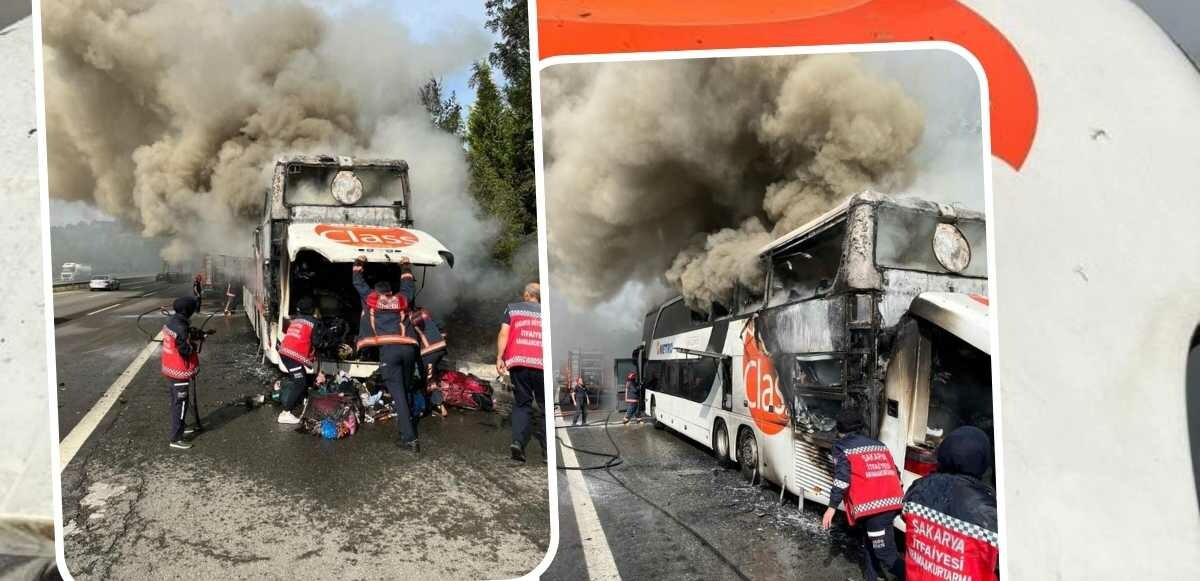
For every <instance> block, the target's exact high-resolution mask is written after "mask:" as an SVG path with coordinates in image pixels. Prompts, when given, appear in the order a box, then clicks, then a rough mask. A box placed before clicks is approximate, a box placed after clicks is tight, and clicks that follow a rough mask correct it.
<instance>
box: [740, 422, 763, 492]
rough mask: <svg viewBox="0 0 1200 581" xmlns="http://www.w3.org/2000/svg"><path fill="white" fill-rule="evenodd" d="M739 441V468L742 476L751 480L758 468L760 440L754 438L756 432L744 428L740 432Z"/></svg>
mask: <svg viewBox="0 0 1200 581" xmlns="http://www.w3.org/2000/svg"><path fill="white" fill-rule="evenodd" d="M737 441H738V447H737V463H738V468H739V469H740V470H741V472H742V476H744V477H745V478H746V479H747V480H749V479H751V478H754V472H755V470H757V469H758V463H759V459H758V440H756V439H755V438H754V432H752V431H750V430H747V429H744V428H743V429H742V430H740V431H739V432H738V440H737Z"/></svg>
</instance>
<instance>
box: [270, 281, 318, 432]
mask: <svg viewBox="0 0 1200 581" xmlns="http://www.w3.org/2000/svg"><path fill="white" fill-rule="evenodd" d="M314 309H315V305H314V303H313V300H312V298H311V297H303V298H301V299H300V300H298V301H296V315H295V316H293V317H292V318H291V322H290V323H288V328H287V333H286V334H285V335H284V336H283V341H282V342H281V343H280V345H279V361H280V362H281V363H283V366H284V368H286V369H287V374H288V377H287V384H286V385H285V386H284V388H283V393H282V394H280V398H279V401H280V403H281V404H283V411H281V412H279V418H278V420H277V421H278V422H279V423H281V424H298V423H300V418H299V417H297V416H296V414H295V410H296V406H297V405H298V404H299V403H300V401H301V400H303V399H304V394H305V393H306V392H307V391H308V374H307V368H314V367H316V363H317V358H316V349H315V347H314V343H315V341H316V340H317V339H319V338H320V337H321V335H322V333H324V327H323V326H322V325H321V321H319V320H318V319H317V318H316V317H314V316H313V311H314ZM318 373H319V370H318Z"/></svg>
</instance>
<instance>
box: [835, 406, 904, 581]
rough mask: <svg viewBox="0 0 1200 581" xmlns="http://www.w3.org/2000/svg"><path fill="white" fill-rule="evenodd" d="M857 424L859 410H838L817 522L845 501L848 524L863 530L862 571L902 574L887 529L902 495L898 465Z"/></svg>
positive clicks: (874, 575) (872, 579)
mask: <svg viewBox="0 0 1200 581" xmlns="http://www.w3.org/2000/svg"><path fill="white" fill-rule="evenodd" d="M863 425H864V424H863V419H862V412H861V411H860V410H859V409H857V408H855V407H847V408H843V409H842V410H841V411H840V412H839V413H838V417H837V432H838V440H837V442H835V443H834V444H833V453H832V456H833V488H832V489H830V491H829V508H828V509H826V511H825V516H824V518H822V519H821V526H822V527H823V528H825V529H828V528H829V526H830V525H831V524H832V523H833V516H834V514H836V513H837V506H838V505H839V504H841V503H842V501H845V503H846V519H847V520H848V521H849V522H850V525H851V526H854V525H855V524H858V528H859V531H860V532H861V533H862V536H863V563H862V569H863V577H864V578H865V579H867V581H876V579H878V578H879V576H880V575H881V574H882V571H888V572H890V573H891V574H892V575H893V576H895V577H896V579H899V580H903V579H904V562H903V561H902V560H901V559H900V555H899V553H898V552H897V551H896V540H895V536H894V534H893V531H892V521H894V520H895V518H896V515H897V514H899V512H900V508H901V506H902V505H903V501H904V495H903V487H902V485H901V483H900V470H899V469H898V468H896V463H895V461H894V460H892V453H891V452H889V451H888V449H887V446H884V445H883V442H880V441H879V440H876V439H873V438H868V437H867V436H865V435H863V434H861V433H859V432H860V430H862V428H863Z"/></svg>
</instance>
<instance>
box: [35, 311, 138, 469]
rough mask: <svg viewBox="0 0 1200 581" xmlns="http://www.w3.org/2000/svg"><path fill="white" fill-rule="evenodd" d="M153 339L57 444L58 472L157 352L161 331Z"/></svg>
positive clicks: (65, 465)
mask: <svg viewBox="0 0 1200 581" xmlns="http://www.w3.org/2000/svg"><path fill="white" fill-rule="evenodd" d="M154 339H155V342H151V343H150V344H148V345H146V347H145V348H144V349H142V351H141V352H140V353H138V355H137V357H134V358H133V362H132V363H130V364H129V367H126V368H125V371H122V372H121V375H119V376H117V380H116V381H114V382H113V384H112V385H110V386H109V387H108V389H107V390H106V391H105V392H104V395H102V396H100V399H98V400H96V403H95V404H94V405H93V406H92V409H90V410H88V413H87V415H85V416H83V419H81V420H79V423H78V424H75V427H74V428H72V429H71V433H70V434H67V437H66V438H64V439H63V441H62V442H60V443H59V444H58V450H59V459H60V460H59V469H60V471H61V470H66V469H67V464H70V463H71V459H72V458H74V457H75V454H76V453H78V452H79V449H80V448H82V447H83V444H84V443H85V442H87V439H88V438H89V437H90V436H91V435H92V432H93V431H94V430H95V429H96V426H99V425H100V420H103V419H104V416H105V415H107V414H108V410H110V409H112V406H113V404H115V403H116V402H117V400H118V399H119V398H120V397H121V393H123V392H124V391H125V388H126V387H127V386H128V385H129V382H130V381H133V378H134V377H136V376H137V374H138V371H141V369H142V366H144V365H146V361H148V360H149V359H150V356H151V355H153V354H154V352H155V351H157V350H158V343H157V341H160V340H162V331H159V332H158V335H155V337H154Z"/></svg>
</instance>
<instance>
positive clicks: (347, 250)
mask: <svg viewBox="0 0 1200 581" xmlns="http://www.w3.org/2000/svg"><path fill="white" fill-rule="evenodd" d="M408 169H409V168H408V164H407V163H406V162H404V161H402V160H394V159H356V158H351V157H341V156H339V157H333V156H328V155H295V156H288V157H283V158H280V159H279V160H277V161H276V163H275V167H274V171H273V173H272V176H271V182H270V185H269V187H268V188H267V191H266V193H265V195H264V197H263V210H262V215H261V219H260V221H259V223H258V226H257V228H255V230H254V239H253V241H252V246H253V250H252V252H253V257H254V258H253V260H252V261H250V263H249V264H247V265H246V269H247V272H246V273H245V275H244V276H243V280H245V286H244V288H243V292H242V300H243V303H244V307H245V310H246V314H247V315H248V316H249V318H250V323H251V326H252V327H253V328H254V332H255V335H256V336H257V337H258V340H259V347H260V348H261V349H262V351H263V354H264V357H265V358H266V359H267V360H268V361H270V362H271V363H272V364H274V365H276V366H279V367H280V369H283V368H282V364H281V363H280V361H279V353H278V346H279V344H280V341H281V340H282V339H283V336H284V334H285V333H286V329H287V324H288V321H289V315H291V314H292V313H293V312H294V311H295V306H296V302H297V301H298V300H299V299H300V298H302V297H305V296H309V297H312V298H313V299H314V301H315V303H316V308H317V314H318V316H319V317H320V318H321V320H322V321H323V322H324V323H325V326H326V327H327V329H328V332H327V333H325V335H324V336H323V337H321V338H320V340H319V341H318V345H317V347H318V360H319V362H318V366H319V367H320V368H321V369H323V370H324V371H326V372H327V373H329V372H333V371H338V370H345V371H347V372H349V373H350V374H351V375H352V376H354V377H367V376H370V375H371V374H372V373H374V371H375V370H376V368H377V367H378V365H379V363H378V360H379V356H378V352H377V351H376V350H375V349H364V350H363V351H361V352H360V351H357V350H356V349H355V348H354V345H355V337H356V336H357V335H358V322H359V315H360V312H361V302H360V299H359V296H358V294H357V291H355V289H354V287H353V285H352V283H351V276H350V275H351V267H352V266H353V263H354V260H355V258H356V257H358V256H366V257H368V264H367V267H366V270H365V273H364V274H365V275H366V277H367V279H368V281H373V280H389V281H390V282H392V284H393V285H395V284H396V283H397V282H398V281H399V262H400V260H401V258H408V259H409V260H410V262H411V263H412V266H413V271H414V274H415V275H416V286H417V297H418V300H419V297H420V291H421V289H422V288H424V286H425V281H426V277H427V276H428V275H429V274H430V269H434V270H436V269H437V268H438V267H440V266H442V265H443V264H445V265H447V266H449V267H453V265H454V255H453V254H452V253H451V252H450V251H449V250H447V249H446V247H445V246H443V245H442V244H441V242H438V240H437V239H436V238H434V237H433V236H432V235H430V234H428V233H426V232H422V231H420V230H417V229H415V228H414V227H413V226H414V222H413V212H412V192H411V189H410V186H409V178H408Z"/></svg>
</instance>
